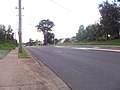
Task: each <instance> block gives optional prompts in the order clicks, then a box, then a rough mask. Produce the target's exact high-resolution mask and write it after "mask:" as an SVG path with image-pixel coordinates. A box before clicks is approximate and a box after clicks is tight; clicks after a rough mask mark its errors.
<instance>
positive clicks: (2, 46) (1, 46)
mask: <svg viewBox="0 0 120 90" xmlns="http://www.w3.org/2000/svg"><path fill="white" fill-rule="evenodd" d="M15 47H16V46H15V45H13V44H10V43H0V50H12V49H15Z"/></svg>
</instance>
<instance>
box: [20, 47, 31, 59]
mask: <svg viewBox="0 0 120 90" xmlns="http://www.w3.org/2000/svg"><path fill="white" fill-rule="evenodd" d="M18 57H19V58H30V54H29V53H28V52H27V50H26V49H25V48H22V53H19V54H18Z"/></svg>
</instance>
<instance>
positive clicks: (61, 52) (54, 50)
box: [54, 50, 62, 53]
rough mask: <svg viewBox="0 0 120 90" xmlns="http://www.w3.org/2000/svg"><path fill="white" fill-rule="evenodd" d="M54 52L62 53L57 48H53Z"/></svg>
mask: <svg viewBox="0 0 120 90" xmlns="http://www.w3.org/2000/svg"><path fill="white" fill-rule="evenodd" d="M54 51H55V52H57V53H62V52H61V51H59V50H54Z"/></svg>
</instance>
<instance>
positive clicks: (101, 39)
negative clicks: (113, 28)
mask: <svg viewBox="0 0 120 90" xmlns="http://www.w3.org/2000/svg"><path fill="white" fill-rule="evenodd" d="M96 40H97V41H105V40H106V39H105V37H98V38H96Z"/></svg>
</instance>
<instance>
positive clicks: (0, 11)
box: [0, 0, 109, 42]
mask: <svg viewBox="0 0 120 90" xmlns="http://www.w3.org/2000/svg"><path fill="white" fill-rule="evenodd" d="M0 1H1V2H0V24H4V25H5V26H6V28H7V26H8V25H11V27H12V29H13V30H14V33H15V38H16V39H17V40H18V9H15V7H18V0H0ZM103 1H104V0H22V7H24V9H23V10H22V42H28V41H29V39H30V38H31V39H33V40H43V35H42V32H37V29H36V28H35V26H36V25H38V23H39V22H40V21H41V20H43V19H49V20H51V21H53V22H54V24H55V26H54V27H53V29H52V30H53V31H52V32H53V33H54V34H55V38H58V39H60V38H70V37H73V36H75V35H76V33H77V32H78V29H79V26H80V25H84V26H87V25H89V24H94V23H95V22H98V21H99V18H100V13H99V10H98V4H101V3H102V2H103ZM108 1H109V0H108Z"/></svg>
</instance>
